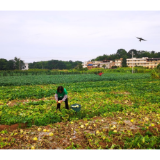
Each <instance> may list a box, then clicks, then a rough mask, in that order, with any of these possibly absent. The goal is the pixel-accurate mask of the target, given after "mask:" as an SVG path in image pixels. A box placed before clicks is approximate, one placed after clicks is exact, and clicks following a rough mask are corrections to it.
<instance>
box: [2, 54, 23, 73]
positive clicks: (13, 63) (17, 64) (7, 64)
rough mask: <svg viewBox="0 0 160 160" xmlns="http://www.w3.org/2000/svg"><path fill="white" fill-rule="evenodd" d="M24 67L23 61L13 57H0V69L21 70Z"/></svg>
mask: <svg viewBox="0 0 160 160" xmlns="http://www.w3.org/2000/svg"><path fill="white" fill-rule="evenodd" d="M23 67H24V61H23V60H21V59H20V58H17V57H15V58H14V59H12V60H9V61H8V60H6V59H4V58H1V59H0V70H21V69H23Z"/></svg>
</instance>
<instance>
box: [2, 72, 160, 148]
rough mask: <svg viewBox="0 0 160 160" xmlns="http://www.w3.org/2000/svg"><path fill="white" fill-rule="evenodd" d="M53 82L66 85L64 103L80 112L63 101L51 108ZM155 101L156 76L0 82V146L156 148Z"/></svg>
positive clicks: (159, 113) (158, 99)
mask: <svg viewBox="0 0 160 160" xmlns="http://www.w3.org/2000/svg"><path fill="white" fill-rule="evenodd" d="M121 75H122V74H121ZM121 75H120V76H121ZM144 75H145V74H144ZM144 75H143V74H139V76H140V77H143V76H144ZM117 77H118V75H117ZM100 78H102V77H100ZM58 85H62V86H64V87H65V88H66V89H67V91H68V97H69V106H70V105H71V104H74V103H78V104H81V106H82V109H81V111H80V112H78V113H77V114H76V113H75V112H74V111H73V110H71V109H70V110H69V111H68V110H66V109H65V108H64V104H62V106H61V112H59V111H56V102H55V100H54V94H55V91H56V88H57V86H58ZM159 106H160V81H158V80H153V79H150V78H144V79H140V78H134V79H133V78H132V77H131V78H130V79H121V78H120V79H115V80H112V81H111V80H108V81H104V80H103V81H95V82H90V81H89V82H76V83H57V84H48V85H29V86H2V87H0V124H1V125H0V135H1V136H0V147H1V148H18V149H20V148H21V149H27V148H28V149H31V148H33V149H34V148H35V149H41V148H44V149H46V148H63V149H64V148H69V149H71V148H79V149H81V148H84V149H87V148H91V149H92V148H106V149H109V148H112V149H113V148H114V149H116V148H117V149H118V148H119V149H120V148H125V149H127V148H131V149H132V148H144V149H146V148H160V139H159V129H160V108H159ZM8 125H10V130H7V128H8V129H9V126H8ZM18 127H20V128H18ZM23 127H24V128H23ZM26 127H29V128H26ZM5 128H6V129H5ZM43 129H46V130H43Z"/></svg>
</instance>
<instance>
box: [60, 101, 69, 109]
mask: <svg viewBox="0 0 160 160" xmlns="http://www.w3.org/2000/svg"><path fill="white" fill-rule="evenodd" d="M59 100H62V99H60V98H58V101H59ZM64 102H65V108H66V109H69V106H68V98H66V100H65V101H64ZM60 105H61V104H60V103H58V104H57V109H59V110H60Z"/></svg>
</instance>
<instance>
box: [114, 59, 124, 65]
mask: <svg viewBox="0 0 160 160" xmlns="http://www.w3.org/2000/svg"><path fill="white" fill-rule="evenodd" d="M122 61H123V58H120V59H115V66H117V67H122Z"/></svg>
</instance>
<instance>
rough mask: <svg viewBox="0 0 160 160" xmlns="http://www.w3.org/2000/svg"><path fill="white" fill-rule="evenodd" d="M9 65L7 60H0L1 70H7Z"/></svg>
mask: <svg viewBox="0 0 160 160" xmlns="http://www.w3.org/2000/svg"><path fill="white" fill-rule="evenodd" d="M7 63H8V61H7V60H6V59H3V58H1V59H0V70H7Z"/></svg>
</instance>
